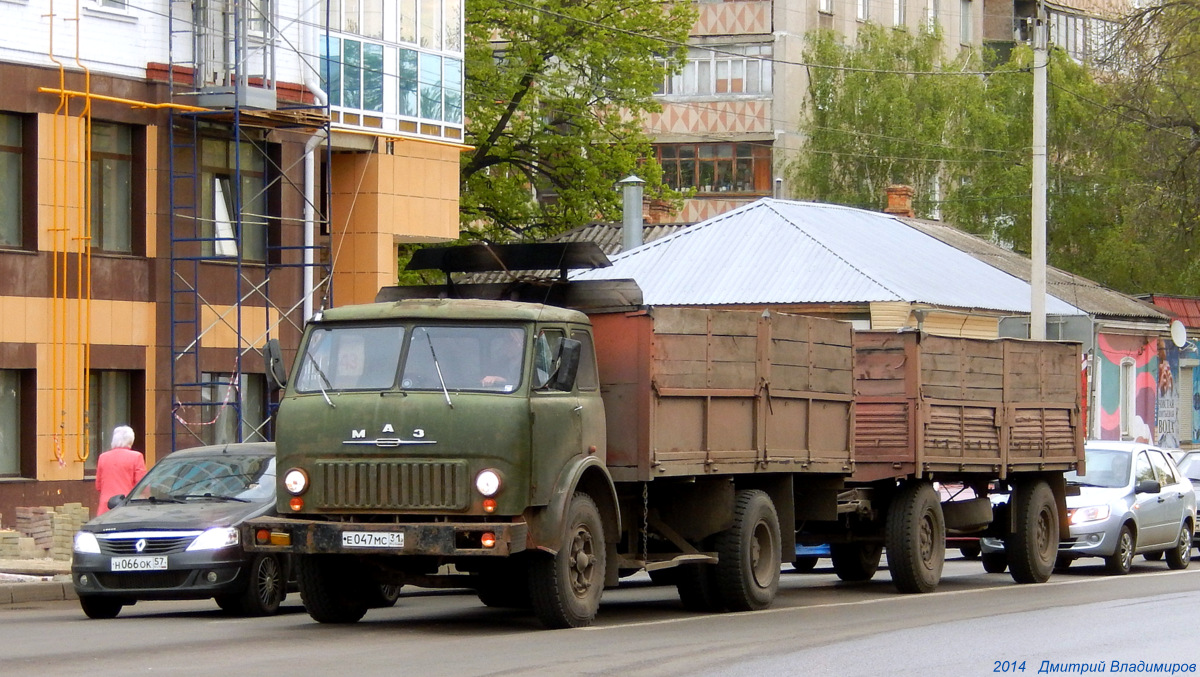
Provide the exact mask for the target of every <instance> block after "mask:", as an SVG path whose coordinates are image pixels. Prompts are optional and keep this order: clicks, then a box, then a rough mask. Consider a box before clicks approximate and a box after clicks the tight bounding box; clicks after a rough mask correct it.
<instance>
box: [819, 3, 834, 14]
mask: <svg viewBox="0 0 1200 677" xmlns="http://www.w3.org/2000/svg"><path fill="white" fill-rule="evenodd" d="M817 10H818V11H820V12H822V13H824V14H833V0H821V1H820V4H818V5H817Z"/></svg>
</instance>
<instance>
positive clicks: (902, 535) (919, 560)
mask: <svg viewBox="0 0 1200 677" xmlns="http://www.w3.org/2000/svg"><path fill="white" fill-rule="evenodd" d="M885 538H886V546H887V562H888V570H889V571H891V574H892V583H893V584H894V585H895V586H896V589H897V590H899V591H900V592H933V591H934V590H935V589H936V588H937V586H938V583H939V582H940V581H941V579H942V567H943V566H944V565H945V563H946V521H945V519H944V518H943V516H942V504H941V503H940V502H939V501H938V495H937V492H936V491H934V490H933V487H932V486H931V485H930V484H929V483H928V482H914V483H912V484H908V485H905V486H904V487H902V488H901V489H900V491H899V492H897V494H896V496H895V497H894V498H893V499H892V504H891V507H890V508H889V510H888V516H887V534H886V537H885Z"/></svg>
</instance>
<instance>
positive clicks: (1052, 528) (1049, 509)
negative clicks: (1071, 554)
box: [1004, 480, 1058, 583]
mask: <svg viewBox="0 0 1200 677" xmlns="http://www.w3.org/2000/svg"><path fill="white" fill-rule="evenodd" d="M1012 506H1013V510H1014V511H1015V513H1014V516H1015V517H1016V525H1017V529H1016V531H1015V532H1013V533H1012V534H1010V535H1009V537H1008V538H1007V539H1005V541H1004V549H1005V551H1006V552H1007V553H1008V573H1009V574H1010V575H1011V576H1012V578H1013V580H1014V581H1016V582H1018V583H1045V582H1046V581H1048V580H1050V574H1051V573H1052V572H1053V571H1054V560H1055V558H1056V557H1058V504H1057V503H1055V501H1054V492H1053V491H1051V490H1050V485H1049V484H1046V482H1045V481H1044V480H1032V481H1028V482H1021V483H1020V484H1018V485H1017V486H1016V487H1014V488H1013V494H1012Z"/></svg>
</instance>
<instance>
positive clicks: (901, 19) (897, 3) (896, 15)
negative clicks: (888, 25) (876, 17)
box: [892, 0, 908, 28]
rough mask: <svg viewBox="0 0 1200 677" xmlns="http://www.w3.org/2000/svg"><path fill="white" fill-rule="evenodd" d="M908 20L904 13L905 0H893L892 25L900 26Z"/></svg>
mask: <svg viewBox="0 0 1200 677" xmlns="http://www.w3.org/2000/svg"><path fill="white" fill-rule="evenodd" d="M907 21H908V17H907V16H906V15H905V0H893V3H892V25H893V26H895V27H897V28H901V27H903V26H904V25H905V22H907Z"/></svg>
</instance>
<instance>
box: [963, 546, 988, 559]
mask: <svg viewBox="0 0 1200 677" xmlns="http://www.w3.org/2000/svg"><path fill="white" fill-rule="evenodd" d="M958 554H960V555H962V556H963V559H979V556H980V555H981V554H983V549H982V548H980V547H979V544H975V545H961V546H959V547H958Z"/></svg>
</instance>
